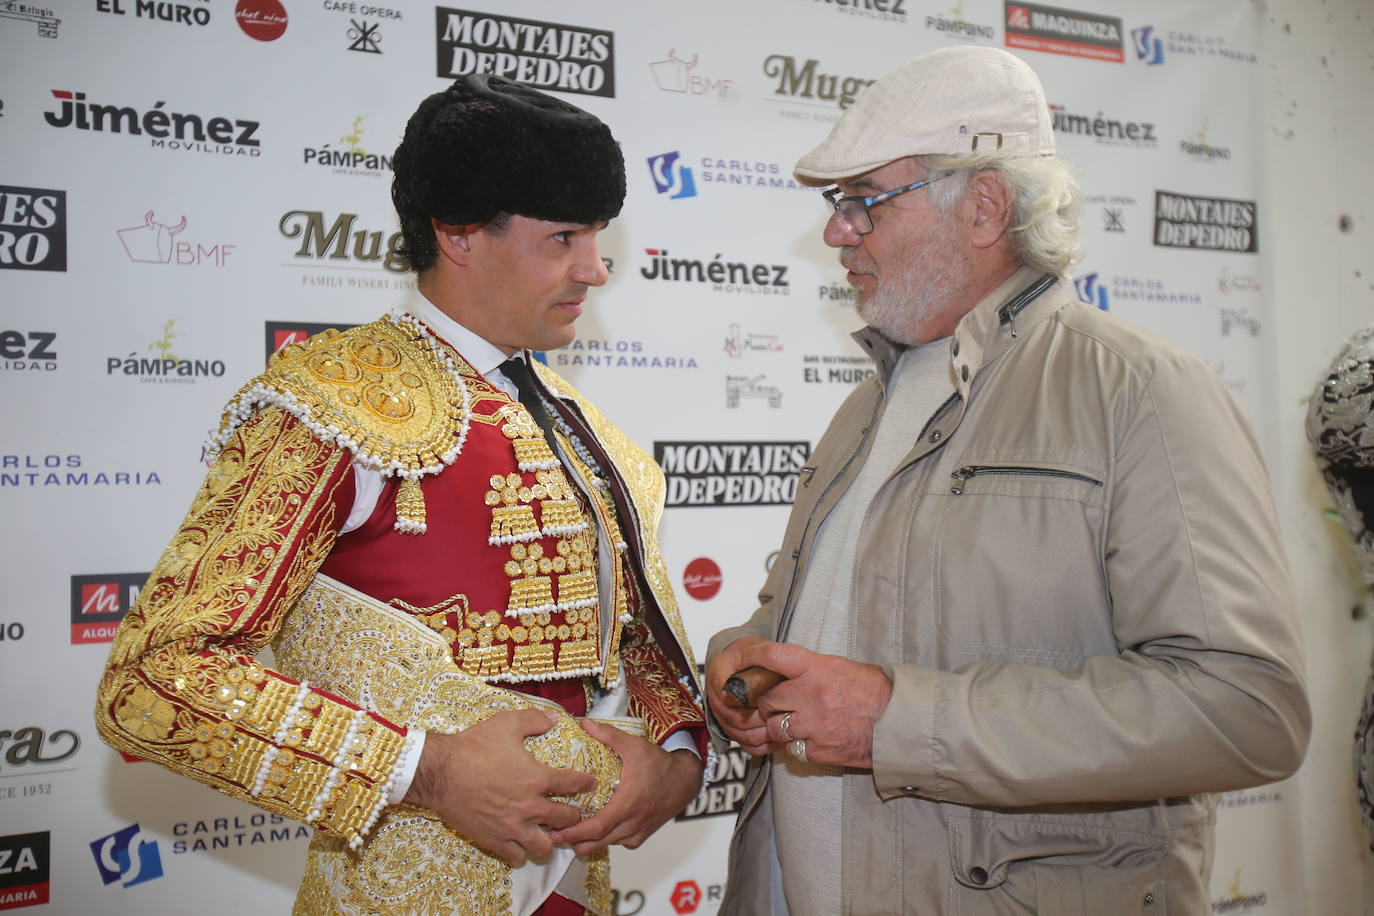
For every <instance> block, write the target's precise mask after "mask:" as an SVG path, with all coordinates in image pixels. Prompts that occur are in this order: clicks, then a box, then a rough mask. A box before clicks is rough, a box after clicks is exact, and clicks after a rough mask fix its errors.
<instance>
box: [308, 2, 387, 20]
mask: <svg viewBox="0 0 1374 916" xmlns="http://www.w3.org/2000/svg"><path fill="white" fill-rule="evenodd" d="M323 5H324V8H325V9H326V10H328V11H329V12H331V13H343V14H345V15H348V16H360V15H361V16H372V17H373V18H375V19H394V20H395V21H397V22H400V21H401V20H402V19H404V18H405V16H403V15H402V14H401V11H400V10H394V9H392V8H391V7H389V6H373V5H372V4H370V3H356V2H354V0H324V4H323Z"/></svg>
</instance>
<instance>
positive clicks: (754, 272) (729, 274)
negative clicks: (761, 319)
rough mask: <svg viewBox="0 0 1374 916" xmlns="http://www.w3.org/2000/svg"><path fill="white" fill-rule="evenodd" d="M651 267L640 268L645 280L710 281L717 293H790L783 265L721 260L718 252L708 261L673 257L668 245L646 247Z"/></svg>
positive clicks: (789, 285)
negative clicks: (665, 246)
mask: <svg viewBox="0 0 1374 916" xmlns="http://www.w3.org/2000/svg"><path fill="white" fill-rule="evenodd" d="M644 253H645V254H647V255H648V256H649V266H648V267H641V268H640V269H639V275H640V276H641V277H643V278H644V279H646V280H662V281H664V282H668V283H709V284H711V289H712V290H713V291H715V292H718V293H748V294H753V295H773V296H790V295H791V294H792V287H791V284H790V283H789V282H788V280H787V266H786V265H784V264H749V263H746V262H744V261H722V260H721V256H720V255H719V254H717V255H716V256H715V257H713V258H711V259H710V260H709V261H702V260H700V259H693V258H671V257H669V256H668V249H666V248H645V249H644Z"/></svg>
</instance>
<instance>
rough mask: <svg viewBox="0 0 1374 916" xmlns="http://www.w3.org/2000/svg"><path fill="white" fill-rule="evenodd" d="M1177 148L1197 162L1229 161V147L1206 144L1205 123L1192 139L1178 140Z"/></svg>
mask: <svg viewBox="0 0 1374 916" xmlns="http://www.w3.org/2000/svg"><path fill="white" fill-rule="evenodd" d="M1178 148H1179V149H1180V150H1181V151H1182V152H1184V153H1187V154H1188V156H1189V157H1190V158H1192V159H1196V160H1197V161H1199V162H1216V161H1217V160H1218V159H1230V158H1231V148H1230V147H1229V146H1213V145H1212V144H1210V143H1208V142H1207V122H1206V121H1204V122H1203V123H1202V130H1200V131H1198V132H1197V133H1196V134H1195V135H1194V136H1193V137H1191V138H1189V139H1185V140H1180V141H1179V144H1178Z"/></svg>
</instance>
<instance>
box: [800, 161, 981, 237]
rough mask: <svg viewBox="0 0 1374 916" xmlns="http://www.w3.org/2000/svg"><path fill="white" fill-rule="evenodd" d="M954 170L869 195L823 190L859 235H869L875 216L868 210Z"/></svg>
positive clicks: (822, 193)
mask: <svg viewBox="0 0 1374 916" xmlns="http://www.w3.org/2000/svg"><path fill="white" fill-rule="evenodd" d="M953 174H954V173H953V172H941V173H940V174H939V175H936V176H935V177H933V178H922V179H921V180H920V181H913V182H912V183H911V184H908V185H903V186H902V187H900V188H893V189H892V190H890V191H880V192H878V193H877V194H871V195H869V196H867V197H865V196H863V195H858V196H852V197H840V196H839V194H840V189H839V188H838V187H834V188H827V189H825V190H824V191H822V192H821V196H822V197H824V198H825V201H826V203H828V204H830V206H831V207H832V208H833V209H834V212H836V213H838V214H840V218H841V219H843V220H844V221H845V222H846V223H848V224H849V227H850V228H851V229H853V230H854V232H855V233H856V234H858V235H868V234H869V233H870V232H872V231H873V216H872V215H871V214H870V213H869V212H868V211H869V210H870V209H872V208H873V207H876V206H877V205H878V204H881V203H884V202H886V201H889V200H891V199H892V198H894V197H897V196H898V195H901V194H905V193H906V192H907V191H915V190H916V189H917V188H924V187H925V186H926V185H928V184H933V183H934V182H937V181H939V180H940V179H941V178H948V177H949V176H950V175H953Z"/></svg>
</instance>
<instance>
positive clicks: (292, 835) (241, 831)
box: [170, 811, 310, 855]
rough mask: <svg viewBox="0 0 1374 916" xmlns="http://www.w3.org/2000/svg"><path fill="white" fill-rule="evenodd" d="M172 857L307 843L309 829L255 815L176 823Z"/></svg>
mask: <svg viewBox="0 0 1374 916" xmlns="http://www.w3.org/2000/svg"><path fill="white" fill-rule="evenodd" d="M172 836H173V837H174V839H173V840H172V841H171V844H170V845H171V849H172V855H183V854H185V853H188V852H206V851H209V850H213V849H240V848H243V847H247V846H261V845H263V844H264V843H286V842H293V841H295V840H309V839H310V828H309V827H306V826H305V825H304V824H298V823H296V822H295V821H292V820H288V819H287V818H284V817H282V816H281V815H280V814H269V813H267V812H266V811H255V812H253V813H252V814H242V815H238V814H236V815H233V816H231V817H212V818H205V819H202V820H194V821H180V822H178V823H175V824H173V825H172Z"/></svg>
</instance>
